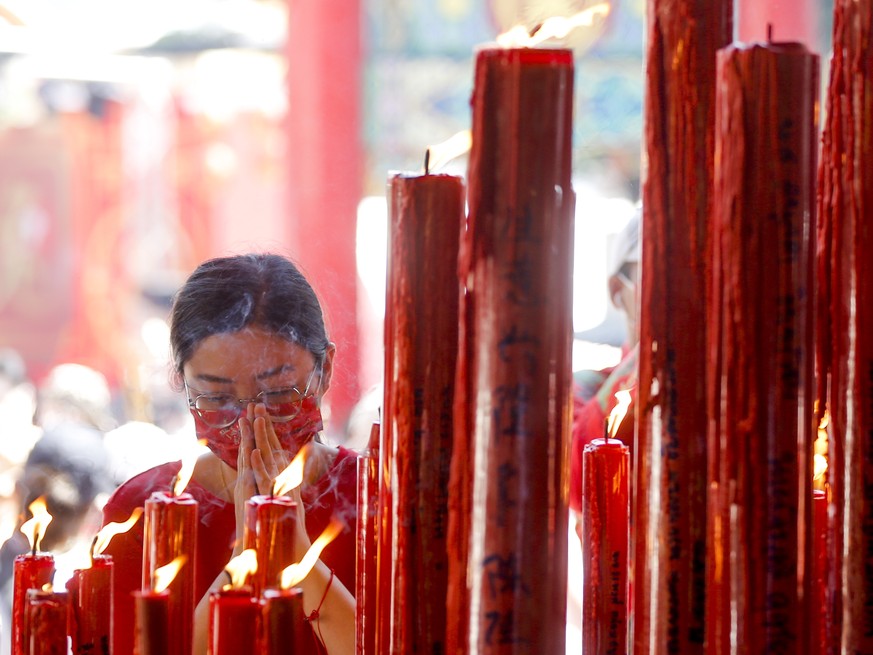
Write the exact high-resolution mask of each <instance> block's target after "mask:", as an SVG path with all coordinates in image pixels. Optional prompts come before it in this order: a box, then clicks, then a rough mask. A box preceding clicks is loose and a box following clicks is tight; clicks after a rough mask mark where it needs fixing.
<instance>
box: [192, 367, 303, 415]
mask: <svg viewBox="0 0 873 655" xmlns="http://www.w3.org/2000/svg"><path fill="white" fill-rule="evenodd" d="M317 370H318V367H317V366H316V367H315V368H313V369H312V373H310V374H309V379H308V380H307V381H306V388H305V389H304V390H303V391H302V392H301V391H300V390H299V389H298V388H297V387H282V388H279V389H267V390H266V391H262V392H261V393H259V394H258V395H257V396H255V397H254V398H237V397H236V396H234V395H233V394H229V393H201V394H199V395H197V396H194V398H191V391H197V389H192V388H191V387H189V386H188V381H187V380H185V381H184V384H185V394H186V395H187V396H188V406H189V407H190V408H191V409H193V410H194V411H196V412H197V415H198V416H199V417H200V418H201V419H203V422H204V423H206V425H208V426H209V427H212V428H226V427H228V426H229V425H233V423H234V422H236V420H237V419H238V418H239V417H240V415H241V414H242V411H243V407H245V406H246V405H248V404H249V403H263V404H264V407H266V409H267V414H269V415H270V418H271V419H273V420H274V421H279V422H285V421H290V420H291V419H293V418H294V417H295V416H297V414H299V413H300V403H302V402H303V399H304V398H306V397H307V396H308V395H309V387H310V385H311V384H312V378H314V377H315V373H316V371H317Z"/></svg>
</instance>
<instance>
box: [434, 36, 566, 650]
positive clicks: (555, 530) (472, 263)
mask: <svg viewBox="0 0 873 655" xmlns="http://www.w3.org/2000/svg"><path fill="white" fill-rule="evenodd" d="M573 77H574V68H573V53H572V51H570V50H565V49H542V50H540V49H527V48H505V49H483V50H480V51H479V52H477V54H476V71H475V80H474V88H473V98H472V106H473V130H472V150H471V153H470V161H469V173H468V185H469V219H468V224H467V231H466V232H465V234H464V236H463V245H462V247H461V262H460V271H461V276H462V278H461V279H462V283H463V284H464V285H465V287H466V288H465V297H464V300H463V312H462V318H461V326H462V338H461V345H460V355H459V371H458V378H457V385H456V389H455V405H454V410H455V412H454V416H453V420H454V421H455V441H454V444H453V449H454V450H453V458H452V469H453V470H452V476H451V477H452V486H451V494H452V495H453V496H455V498H454V499H450V502H451V505H450V512H451V514H450V535H449V549H450V551H449V561H450V573H451V579H450V589H449V606H448V616H449V628H448V632H447V652H450V653H453V654H455V653H461V652H467V651H473V652H477V653H496V652H500V653H558V652H563V651H564V649H565V632H566V620H565V617H566V603H567V518H568V508H567V473H566V471H567V469H568V467H567V465H566V462H567V448H568V445H569V440H568V435H569V427H570V417H571V403H570V401H571V398H570V391H571V390H570V383H571V380H570V371H571V365H570V350H571V340H572V329H571V328H572V315H571V314H572V313H571V301H572V298H571V296H572V294H571V286H572V284H571V282H572V244H573V237H572V235H573V215H574V193H573V190H572V186H571V142H572V117H573Z"/></svg>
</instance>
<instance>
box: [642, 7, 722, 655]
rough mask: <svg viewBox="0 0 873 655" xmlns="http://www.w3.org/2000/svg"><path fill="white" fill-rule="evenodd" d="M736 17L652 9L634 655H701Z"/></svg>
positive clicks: (710, 10) (714, 10) (711, 10)
mask: <svg viewBox="0 0 873 655" xmlns="http://www.w3.org/2000/svg"><path fill="white" fill-rule="evenodd" d="M732 15H733V6H732V2H731V0H648V2H647V23H646V24H647V37H646V48H647V50H646V55H645V58H646V59H645V71H646V75H645V94H644V98H645V106H644V111H643V114H644V120H645V124H644V134H643V139H644V160H645V161H646V164H647V165H646V166H645V167H644V168H645V174H644V175H645V177H644V179H643V194H642V195H643V225H642V262H641V265H642V267H641V282H640V314H639V318H640V322H639V325H640V351H639V384H638V386H637V390H638V397H637V419H636V420H637V432H636V441H635V443H634V444H633V448H632V450H633V457H634V460H633V466H632V467H631V470H632V472H633V475H634V478H635V481H634V484H633V485H632V488H633V489H634V499H633V510H632V514H633V517H634V518H633V527H632V537H633V546H632V550H633V556H632V558H631V559H632V562H633V566H634V572H633V575H632V578H633V585H632V593H633V596H634V598H633V603H632V605H633V608H634V618H633V635H632V644H631V648H630V650H631V651H632V652H633V653H635V654H636V655H666V654H670V655H688V654H694V655H699V654H700V653H702V652H703V640H704V628H705V625H706V617H705V607H706V606H707V603H706V588H705V582H706V576H705V571H706V516H707V512H706V507H707V501H706V498H707V441H706V433H707V427H708V424H707V411H706V409H707V408H706V384H705V383H706V367H707V365H708V357H707V350H706V324H707V317H708V315H709V313H710V311H709V309H708V304H709V302H710V301H709V298H708V291H707V279H708V274H709V267H710V261H711V257H710V252H711V244H710V227H709V226H710V216H709V210H710V207H711V202H712V166H713V155H714V152H713V116H714V107H715V105H714V98H715V86H716V81H715V53H716V51H717V50H718V49H719V48H721V47H723V46H725V45H727V44H728V43H730V42H731V38H732V34H733V30H732V25H731V19H732ZM629 445H630V444H629Z"/></svg>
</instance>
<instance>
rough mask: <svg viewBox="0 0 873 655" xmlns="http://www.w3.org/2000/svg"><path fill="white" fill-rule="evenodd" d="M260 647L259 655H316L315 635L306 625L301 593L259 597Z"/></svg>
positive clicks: (279, 591) (270, 592) (278, 592)
mask: <svg viewBox="0 0 873 655" xmlns="http://www.w3.org/2000/svg"><path fill="white" fill-rule="evenodd" d="M260 643H261V647H260V650H259V655H286V654H287V653H294V655H308V654H310V653H312V654H313V655H315V654H317V653H319V652H320V651H319V649H318V648H317V647H316V645H315V635H314V634H313V633H312V630H310V628H309V626H308V625H307V624H306V616H305V614H304V612H303V591H302V590H301V589H300V588H299V587H296V588H294V589H266V590H265V591H264V594H263V596H262V597H261V642H260Z"/></svg>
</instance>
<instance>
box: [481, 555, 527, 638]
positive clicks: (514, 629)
mask: <svg viewBox="0 0 873 655" xmlns="http://www.w3.org/2000/svg"><path fill="white" fill-rule="evenodd" d="M482 568H483V571H484V574H485V585H486V599H488V600H492V601H495V603H494V604H495V606H497V607H500V606H501V603H500V602H499V601H500V600H501V599H502V598H504V597H506V596H509V597H516V596H526V597H529V596H530V595H531V591H530V589H529V588H528V586H527V584H526V583H525V582H524V580H523V578H522V574H521V570H520V566H519V563H518V560H517V559H516V557H515V555H512V554H510V555H507V556H500V555H496V554H494V555H489V556H487V557H486V558H485V559H484V560H483V562H482ZM485 619H486V622H485V635H484V638H485V643H486V645H488V646H499V645H506V644H524V643H526V642H527V641H528V640H527V639H526V638H525V637H524V636H523V635H522V634H519V630H520V629H523V628H524V627H525V626H524V625H523V624H522V623H520V622H519V621H517V620H516V617H515V612H514V611H513V610H512V609H511V608H510V609H495V610H490V611H486V612H485Z"/></svg>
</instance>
